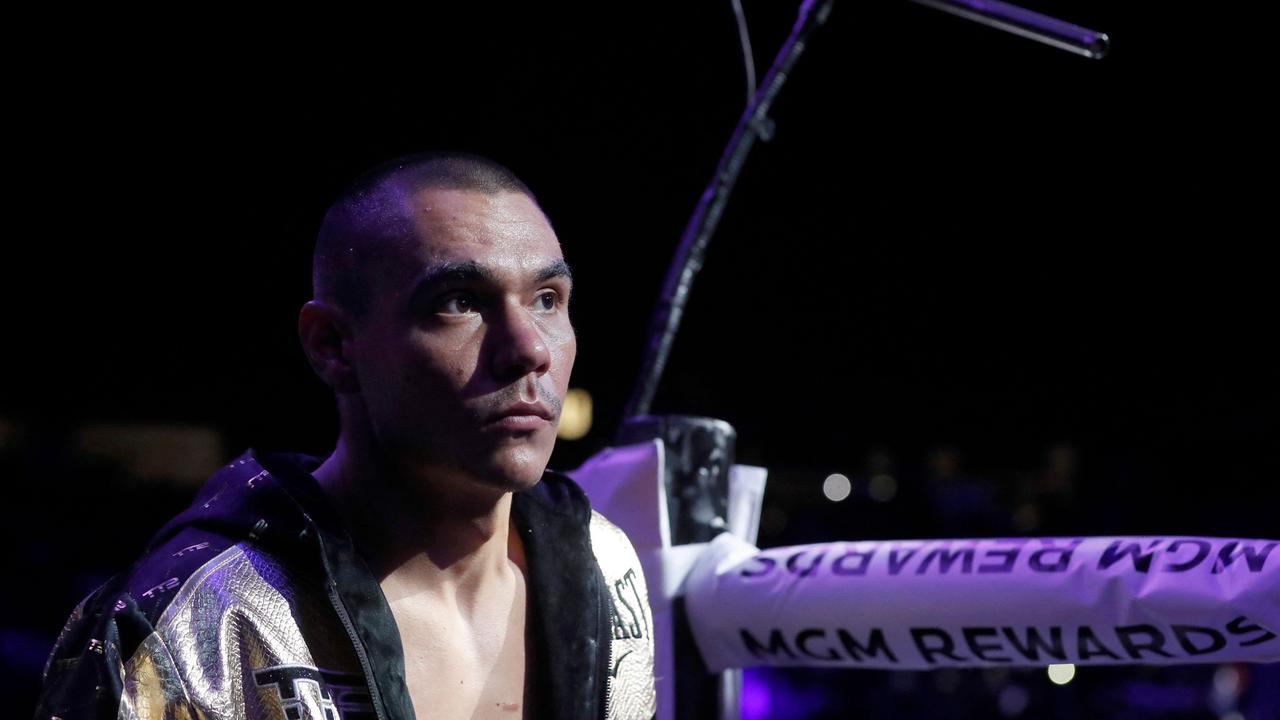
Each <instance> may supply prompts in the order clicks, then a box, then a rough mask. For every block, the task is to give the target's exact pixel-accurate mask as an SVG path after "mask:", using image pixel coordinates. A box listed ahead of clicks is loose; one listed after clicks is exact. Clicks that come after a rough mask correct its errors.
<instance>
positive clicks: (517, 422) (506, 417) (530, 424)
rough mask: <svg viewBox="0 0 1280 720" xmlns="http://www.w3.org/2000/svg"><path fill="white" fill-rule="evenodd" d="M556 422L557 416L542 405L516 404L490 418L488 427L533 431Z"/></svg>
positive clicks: (487, 422)
mask: <svg viewBox="0 0 1280 720" xmlns="http://www.w3.org/2000/svg"><path fill="white" fill-rule="evenodd" d="M553 420H555V415H553V414H552V413H551V410H549V409H548V408H547V406H546V405H543V404H541V403H516V404H514V405H508V406H507V407H505V408H503V409H502V410H499V411H498V412H496V413H494V414H493V415H490V416H489V419H488V420H487V421H486V423H485V424H486V425H493V426H498V427H504V428H508V429H511V430H533V429H537V428H539V427H542V426H543V425H546V424H548V423H550V422H552V421H553Z"/></svg>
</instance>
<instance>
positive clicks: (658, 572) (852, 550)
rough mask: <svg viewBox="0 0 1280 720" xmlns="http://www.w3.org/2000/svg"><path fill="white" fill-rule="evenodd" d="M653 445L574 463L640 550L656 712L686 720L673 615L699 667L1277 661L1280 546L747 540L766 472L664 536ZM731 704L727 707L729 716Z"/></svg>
mask: <svg viewBox="0 0 1280 720" xmlns="http://www.w3.org/2000/svg"><path fill="white" fill-rule="evenodd" d="M674 454H675V453H672V452H671V450H670V448H668V447H667V446H666V445H665V444H664V442H663V441H662V440H653V441H651V442H647V443H638V444H635V445H629V446H625V447H620V448H609V449H606V450H604V451H603V452H601V453H599V454H597V455H596V456H595V457H593V458H591V459H590V460H588V461H587V462H586V463H584V464H583V465H582V466H581V467H580V468H578V469H577V470H576V471H574V472H573V473H572V475H573V476H574V478H575V480H577V482H578V483H579V484H580V485H582V486H583V488H584V489H585V490H586V491H587V494H588V495H589V496H590V497H591V501H592V505H593V506H595V507H596V508H597V509H599V510H600V511H601V512H603V513H604V514H605V515H606V516H608V517H610V518H611V519H612V520H613V521H614V522H616V523H618V524H619V525H620V526H622V528H623V529H624V530H626V531H627V533H628V535H630V536H631V538H632V541H633V542H634V544H635V545H636V549H637V551H638V553H639V554H640V558H641V564H642V565H643V566H644V573H645V577H646V581H647V583H648V586H649V601H650V605H651V608H652V614H651V617H652V618H653V632H654V635H655V640H656V642H657V648H658V650H657V656H656V657H655V668H656V674H657V676H658V678H659V682H658V687H659V694H658V710H659V711H658V717H660V718H673V717H678V716H679V714H678V713H677V712H676V706H677V702H676V697H675V690H676V688H675V685H676V684H677V683H675V682H672V681H671V679H672V678H678V676H679V673H678V670H677V666H678V665H680V662H681V661H684V662H686V663H687V662H688V660H689V659H688V658H678V657H676V656H675V653H674V652H673V648H674V647H675V646H676V645H677V640H678V637H677V632H676V626H678V625H679V624H680V623H679V622H678V621H677V618H676V616H677V615H678V612H677V608H678V607H679V606H680V605H681V604H683V606H684V608H685V612H686V613H687V617H688V626H689V630H690V631H691V633H692V635H693V638H694V640H695V641H696V646H697V648H698V650H699V651H700V654H701V659H702V662H703V664H704V665H705V670H704V672H713V673H714V672H722V671H726V670H732V669H735V668H744V667H753V666H764V665H768V666H790V667H814V668H832V667H847V668H878V669H896V670H932V669H939V668H976V667H995V666H1007V667H1014V666H1023V667H1045V666H1047V665H1050V664H1056V663H1073V664H1078V665H1116V664H1141V665H1172V664H1180V663H1222V662H1276V661H1280V637H1278V636H1277V634H1278V633H1280V550H1277V546H1280V541H1277V540H1255V539H1234V538H1203V537H1177V536H1167V537H1077V538H1060V537H1059V538H990V539H951V540H883V541H853V542H828V543H818V544H812V545H800V546H794V547H780V548H771V549H767V550H760V549H757V548H756V547H755V545H754V544H753V543H754V541H755V534H756V528H758V522H759V517H760V510H761V507H762V504H763V496H764V480H765V471H764V469H763V468H756V467H750V466H743V465H734V466H733V467H732V468H731V469H730V473H729V477H730V483H729V488H730V489H729V498H728V522H727V530H726V531H725V532H722V533H721V534H719V535H718V536H716V537H715V539H714V540H712V541H710V542H706V543H690V544H685V545H673V544H672V543H671V535H670V531H669V527H670V524H671V523H670V519H669V512H668V508H667V483H666V467H665V466H666V465H667V462H668V456H669V455H674ZM735 712H736V710H735Z"/></svg>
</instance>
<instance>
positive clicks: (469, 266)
mask: <svg viewBox="0 0 1280 720" xmlns="http://www.w3.org/2000/svg"><path fill="white" fill-rule="evenodd" d="M552 278H564V279H565V280H567V281H568V283H569V289H570V292H572V290H573V270H572V269H570V268H569V263H567V262H565V261H564V260H554V261H552V262H551V263H549V264H548V265H547V266H546V267H543V268H542V269H541V270H539V271H538V272H537V273H536V274H534V276H533V282H534V283H542V282H546V281H548V280H550V279H552ZM474 282H480V283H487V284H490V285H497V284H498V277H497V275H495V274H494V272H493V271H492V270H491V269H489V268H488V267H486V266H484V265H481V264H480V263H478V262H476V261H475V260H462V261H458V262H443V263H440V264H439V265H436V266H435V267H433V268H431V269H430V270H428V271H427V272H425V273H423V275H422V277H421V278H419V280H418V283H417V285H415V286H414V288H413V292H412V293H411V294H410V297H411V298H418V297H421V296H422V295H424V294H427V293H430V292H431V291H433V290H434V289H435V288H437V287H439V286H441V285H445V284H448V283H474Z"/></svg>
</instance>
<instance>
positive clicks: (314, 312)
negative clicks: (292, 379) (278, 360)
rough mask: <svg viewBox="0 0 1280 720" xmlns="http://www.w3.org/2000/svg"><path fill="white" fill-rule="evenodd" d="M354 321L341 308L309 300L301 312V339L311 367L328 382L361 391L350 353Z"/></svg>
mask: <svg viewBox="0 0 1280 720" xmlns="http://www.w3.org/2000/svg"><path fill="white" fill-rule="evenodd" d="M348 328H350V322H349V320H348V318H347V316H346V314H345V313H344V312H343V311H342V310H341V309H339V308H337V307H334V306H333V305H330V304H328V303H325V302H324V301H321V300H308V301H307V302H306V303H305V304H304V305H303V306H302V311H301V312H299V313H298V340H300V341H301V342H302V352H304V353H305V354H306V356H307V361H308V362H310V363H311V369H312V370H314V371H315V373H316V375H317V376H319V377H320V379H321V380H323V381H324V383H325V384H326V385H328V386H329V387H331V388H333V389H334V391H336V392H340V393H356V392H359V391H360V383H359V382H358V381H357V380H356V373H355V368H354V367H352V364H351V358H350V357H349V356H348V352H347V345H346V341H347V340H349V339H350V331H349V329H348Z"/></svg>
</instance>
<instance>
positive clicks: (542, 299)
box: [537, 290, 560, 310]
mask: <svg viewBox="0 0 1280 720" xmlns="http://www.w3.org/2000/svg"><path fill="white" fill-rule="evenodd" d="M559 299H560V295H559V293H557V292H556V291H555V290H547V291H546V292H544V293H542V294H541V295H539V296H538V299H537V303H538V307H540V308H541V309H543V310H555V309H556V304H557V302H558V301H559Z"/></svg>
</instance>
